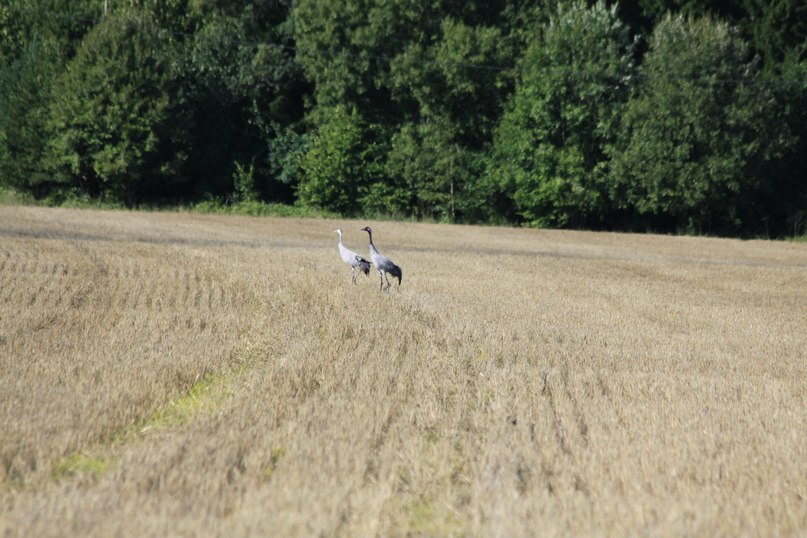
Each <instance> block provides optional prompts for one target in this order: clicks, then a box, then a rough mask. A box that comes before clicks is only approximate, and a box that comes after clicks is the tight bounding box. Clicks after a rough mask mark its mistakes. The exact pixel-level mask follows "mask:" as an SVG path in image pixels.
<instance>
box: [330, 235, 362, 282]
mask: <svg viewBox="0 0 807 538" xmlns="http://www.w3.org/2000/svg"><path fill="white" fill-rule="evenodd" d="M334 232H336V233H338V234H339V255H340V256H341V257H342V261H344V262H345V263H346V264H348V265H349V266H350V274H351V275H352V277H353V283H354V284H355V283H356V268H357V267H358V268H359V271H362V272H363V273H364V274H365V275H368V276H369V275H370V262H368V261H367V260H365V259H364V258H362V257H361V256H359V255H358V254H356V253H355V252H353V251H352V250H350V249H349V248H347V247H346V246H345V245H343V244H342V229H341V228H339V229H337V230H334Z"/></svg>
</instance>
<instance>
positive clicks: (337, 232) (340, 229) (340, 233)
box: [333, 228, 342, 237]
mask: <svg viewBox="0 0 807 538" xmlns="http://www.w3.org/2000/svg"><path fill="white" fill-rule="evenodd" d="M333 233H336V234H339V237H342V228H337V229H335V230H334V231H333Z"/></svg>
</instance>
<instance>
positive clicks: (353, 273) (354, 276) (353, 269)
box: [350, 267, 356, 284]
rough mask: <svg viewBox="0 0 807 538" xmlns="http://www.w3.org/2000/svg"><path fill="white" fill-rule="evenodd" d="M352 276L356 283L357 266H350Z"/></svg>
mask: <svg viewBox="0 0 807 538" xmlns="http://www.w3.org/2000/svg"><path fill="white" fill-rule="evenodd" d="M350 276H352V277H353V283H354V284H355V283H356V268H355V267H351V268H350Z"/></svg>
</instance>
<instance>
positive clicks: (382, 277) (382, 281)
mask: <svg viewBox="0 0 807 538" xmlns="http://www.w3.org/2000/svg"><path fill="white" fill-rule="evenodd" d="M378 278H380V279H381V285H380V287H379V288H378V289H380V290H383V289H384V273H383V271H381V269H379V270H378Z"/></svg>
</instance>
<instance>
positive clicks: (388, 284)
mask: <svg viewBox="0 0 807 538" xmlns="http://www.w3.org/2000/svg"><path fill="white" fill-rule="evenodd" d="M384 278H385V279H386V280H387V289H390V288H391V287H392V284H390V281H389V275H388V274H387V273H384Z"/></svg>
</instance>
